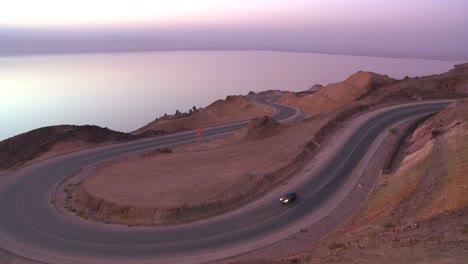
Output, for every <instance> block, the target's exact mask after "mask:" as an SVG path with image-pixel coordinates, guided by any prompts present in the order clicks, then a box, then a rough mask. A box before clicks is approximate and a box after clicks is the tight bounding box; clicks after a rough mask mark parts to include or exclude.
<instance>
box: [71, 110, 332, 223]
mask: <svg viewBox="0 0 468 264" xmlns="http://www.w3.org/2000/svg"><path fill="white" fill-rule="evenodd" d="M325 121H326V120H309V121H306V122H303V123H302V124H299V125H296V126H290V127H286V126H284V125H281V124H279V123H276V122H275V121H274V120H272V119H270V118H268V117H264V118H261V119H256V120H253V121H252V122H251V123H250V124H248V125H247V126H246V127H245V128H244V129H243V130H241V131H240V132H238V133H237V134H235V135H233V136H231V137H230V138H228V139H223V141H222V143H221V144H219V143H217V142H216V141H215V142H206V143H204V145H203V148H194V147H193V146H192V147H190V146H191V145H193V144H191V145H190V144H189V146H181V147H178V148H176V149H174V151H173V153H162V154H156V155H146V156H140V157H137V158H134V159H130V160H127V161H124V162H119V163H117V164H113V165H111V166H108V167H105V168H103V169H102V170H100V171H98V172H97V173H96V174H95V175H92V177H89V178H88V179H87V180H85V181H84V182H83V183H82V184H81V185H80V187H79V188H78V189H77V192H76V193H74V194H71V196H73V197H75V198H76V202H75V203H73V205H71V207H72V208H73V209H74V210H77V211H79V212H82V213H83V214H84V215H86V217H89V218H91V219H94V220H98V221H102V222H110V223H119V224H127V225H164V224H177V223H184V222H188V221H193V220H197V219H202V218H207V217H210V216H213V215H216V214H220V213H223V212H226V211H228V210H232V209H234V208H236V207H239V206H241V205H242V204H244V203H245V201H247V200H250V199H255V198H257V197H259V196H261V195H264V194H265V193H266V192H268V191H269V190H271V188H273V187H275V186H277V185H278V184H279V183H280V182H283V181H284V180H285V179H287V178H288V177H289V176H290V175H292V174H294V173H295V172H297V171H298V170H299V169H300V168H301V167H302V166H303V165H304V164H305V163H306V162H307V161H308V160H309V159H310V157H311V155H312V153H313V152H314V150H315V148H316V145H315V143H313V142H311V141H310V139H311V137H313V131H316V130H317V129H318V128H319V127H321V126H322V125H323V124H324V122H325ZM210 144H212V146H211V147H210ZM196 145H198V144H196ZM181 193H183V194H184V195H180V194H181Z"/></svg>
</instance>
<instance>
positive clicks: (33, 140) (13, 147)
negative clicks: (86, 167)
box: [0, 125, 136, 170]
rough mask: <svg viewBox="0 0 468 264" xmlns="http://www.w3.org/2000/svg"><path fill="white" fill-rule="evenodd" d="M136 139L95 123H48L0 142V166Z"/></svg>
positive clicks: (12, 165) (6, 166)
mask: <svg viewBox="0 0 468 264" xmlns="http://www.w3.org/2000/svg"><path fill="white" fill-rule="evenodd" d="M132 139H136V137H135V136H133V135H131V134H127V133H122V132H117V131H113V130H110V129H108V128H102V127H98V126H89V125H86V126H72V125H61V126H49V127H43V128H39V129H35V130H32V131H30V132H27V133H23V134H20V135H17V136H14V137H11V138H9V139H6V140H3V141H1V142H0V160H1V161H2V162H1V163H0V170H3V169H7V168H11V167H14V166H20V165H23V164H25V163H26V162H28V161H31V160H34V159H42V158H47V157H51V156H56V155H59V154H64V153H67V152H70V151H75V150H80V149H85V148H90V147H94V146H99V145H102V144H111V143H118V142H124V141H129V140H132Z"/></svg>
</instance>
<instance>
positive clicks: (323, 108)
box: [278, 71, 396, 115]
mask: <svg viewBox="0 0 468 264" xmlns="http://www.w3.org/2000/svg"><path fill="white" fill-rule="evenodd" d="M395 82H396V81H395V80H394V79H392V78H390V77H388V76H386V75H380V74H376V73H372V72H363V71H360V72H357V73H355V74H353V75H351V76H350V77H349V78H347V79H346V80H344V81H343V82H339V83H332V84H329V85H327V86H325V87H323V88H320V89H318V91H317V92H314V93H311V94H307V95H305V96H302V97H301V96H298V95H296V94H294V93H286V94H285V95H284V96H283V97H281V98H280V99H279V100H278V102H279V103H281V104H285V105H290V106H294V107H299V108H301V109H302V110H304V111H306V112H307V113H309V114H310V115H318V114H321V113H326V112H330V111H333V110H335V109H338V108H340V107H343V106H345V105H347V104H349V103H351V102H353V101H355V100H356V99H358V98H359V97H360V96H362V95H363V94H365V93H367V92H368V91H373V90H376V89H378V88H380V87H383V86H386V85H390V84H393V83H395Z"/></svg>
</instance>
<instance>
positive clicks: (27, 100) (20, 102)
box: [0, 51, 461, 140]
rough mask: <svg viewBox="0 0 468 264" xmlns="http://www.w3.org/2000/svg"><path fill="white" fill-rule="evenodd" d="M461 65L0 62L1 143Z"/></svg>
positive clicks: (287, 56)
mask: <svg viewBox="0 0 468 264" xmlns="http://www.w3.org/2000/svg"><path fill="white" fill-rule="evenodd" d="M458 63H461V62H457V61H436V60H420V59H390V58H378V57H362V56H345V55H325V54H313V53H307V54H305V53H287V52H262V51H251V52H249V51H228V52H226V51H213V52H211V51H208V52H207V51H203V52H199V51H193V52H192V51H190V52H148V53H118V54H86V55H83V54H79V55H54V56H49V55H47V56H24V57H5V58H1V57H0V122H1V123H0V140H3V139H5V138H8V137H11V136H13V135H16V134H19V133H23V132H26V131H29V130H31V129H35V128H38V127H42V126H48V125H57V124H78V125H82V124H95V125H99V126H104V127H109V128H111V129H114V130H120V131H125V132H129V131H133V130H135V129H137V128H139V127H141V126H143V125H145V124H147V123H148V122H150V121H152V120H154V119H155V118H156V117H158V116H160V115H163V114H164V113H168V114H170V113H174V112H175V111H176V110H177V109H179V110H181V111H187V110H188V109H189V108H190V107H192V106H194V105H195V106H197V107H204V106H207V105H208V104H210V103H211V102H213V101H214V100H217V99H220V98H225V97H226V96H227V95H231V94H247V93H248V92H249V91H256V92H258V91H263V90H268V89H281V90H290V91H301V90H306V89H308V88H309V87H310V86H312V85H313V84H316V83H320V84H324V85H326V84H328V83H331V82H339V81H342V80H344V79H345V78H347V77H348V76H349V75H351V74H353V73H354V72H356V71H358V70H366V71H373V72H377V73H382V74H387V75H389V76H390V77H393V78H403V77H405V76H410V77H413V76H422V75H428V74H436V73H442V72H445V71H447V70H449V69H451V68H452V66H453V65H454V64H458Z"/></svg>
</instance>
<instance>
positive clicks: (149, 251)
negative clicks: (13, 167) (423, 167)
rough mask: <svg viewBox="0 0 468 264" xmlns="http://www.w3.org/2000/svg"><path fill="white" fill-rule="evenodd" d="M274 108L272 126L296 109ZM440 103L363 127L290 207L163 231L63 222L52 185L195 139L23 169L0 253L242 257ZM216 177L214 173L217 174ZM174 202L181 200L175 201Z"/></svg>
mask: <svg viewBox="0 0 468 264" xmlns="http://www.w3.org/2000/svg"><path fill="white" fill-rule="evenodd" d="M256 100H257V101H261V102H262V103H265V104H268V105H270V106H273V107H275V108H276V110H277V112H276V113H275V114H274V115H273V117H274V118H275V119H277V120H279V121H281V120H286V119H288V118H290V117H291V116H294V115H296V114H297V110H296V109H294V108H290V107H287V106H282V105H277V104H273V103H271V102H268V101H267V100H265V99H256ZM447 105H448V103H447V102H432V103H426V104H417V105H406V106H403V107H400V108H398V109H393V110H388V111H386V112H385V113H384V114H381V115H378V116H376V117H374V118H373V119H370V120H368V121H367V122H365V124H364V125H362V126H361V127H359V129H358V130H357V131H356V133H355V134H354V136H352V137H351V138H350V140H349V141H347V142H346V143H345V144H343V146H342V147H341V151H340V152H339V153H337V154H336V156H335V157H334V158H333V159H332V160H331V161H330V162H329V163H328V164H327V165H326V166H324V168H323V170H322V171H321V172H320V173H318V174H317V175H311V177H306V178H304V180H303V181H304V182H302V183H301V184H300V186H301V187H300V188H298V189H296V190H291V191H295V192H296V193H297V194H298V195H299V197H300V199H299V200H298V201H297V202H296V203H295V204H293V206H287V207H284V206H281V205H279V202H278V201H277V200H276V199H275V200H271V201H270V200H265V199H263V200H262V201H257V202H255V203H254V204H252V205H251V206H247V207H246V208H242V209H240V210H236V211H233V212H230V213H227V214H225V215H221V216H219V217H214V218H212V219H208V220H203V221H198V222H194V223H190V224H185V225H178V226H168V227H131V228H130V227H121V226H115V225H104V224H93V223H87V222H83V221H76V220H75V219H70V218H67V217H66V216H64V215H62V214H60V213H59V212H57V210H56V209H55V207H54V206H53V205H52V204H51V203H50V196H51V193H52V191H53V190H54V188H55V187H56V185H57V184H58V183H59V182H60V181H61V180H62V179H63V178H65V177H67V176H68V175H70V174H72V173H73V172H75V171H77V170H79V169H80V168H82V167H87V166H89V165H91V164H95V163H98V162H100V161H104V160H108V159H112V158H115V157H118V156H120V155H124V154H127V153H132V152H139V151H145V150H149V149H154V148H156V147H160V146H165V145H170V144H178V143H183V142H187V141H191V140H194V139H196V132H195V131H190V132H184V133H180V134H174V135H170V136H164V137H158V138H154V139H145V140H141V141H135V142H131V143H125V144H119V145H114V146H108V147H102V148H97V149H92V150H86V151H81V152H77V153H73V154H69V155H65V156H62V157H58V158H55V159H52V160H48V161H45V162H41V163H38V164H35V165H33V166H30V167H26V168H24V169H22V170H20V171H17V172H15V173H14V174H13V175H9V176H8V177H5V178H3V179H2V180H0V208H1V211H0V247H1V248H3V249H5V250H6V251H8V252H11V253H12V254H16V255H19V256H22V257H25V258H28V259H33V260H37V261H39V262H44V263H60V264H66V263H80V264H81V263H83V264H84V263H86V264H89V263H200V262H206V261H211V260H216V259H221V258H226V257H230V256H234V255H238V254H242V253H245V252H248V251H251V250H254V249H257V248H261V247H264V246H266V245H268V244H271V243H273V242H276V241H279V240H281V239H284V238H286V237H288V236H290V235H292V234H294V233H297V232H299V230H300V225H301V223H303V222H304V221H305V219H307V218H308V217H309V216H310V215H311V214H313V213H314V212H317V211H320V209H321V205H323V204H324V203H325V202H326V201H328V200H329V199H331V197H332V196H333V195H334V194H335V193H336V192H337V191H338V190H339V189H340V187H342V186H343V184H345V182H346V179H347V177H348V176H349V175H350V172H351V171H352V169H353V168H354V166H355V165H356V164H357V162H358V161H359V160H360V159H361V158H362V157H363V155H364V154H365V152H366V150H367V149H368V147H369V146H370V144H371V143H372V141H373V140H374V139H375V138H376V137H377V136H378V135H379V134H380V133H381V132H382V131H383V130H385V129H386V128H387V127H388V126H389V125H391V124H394V123H396V122H399V121H401V120H405V119H408V118H411V117H414V116H417V115H421V114H429V113H433V112H437V111H440V110H442V109H443V108H445V107H446V106H447ZM243 125H245V122H241V123H237V124H232V125H225V126H221V127H216V128H211V129H208V130H205V131H204V136H205V137H206V136H215V135H219V134H223V133H228V132H233V131H236V130H238V129H239V128H240V127H242V126H243ZM220 173H222V171H220ZM181 195H182V194H181Z"/></svg>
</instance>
